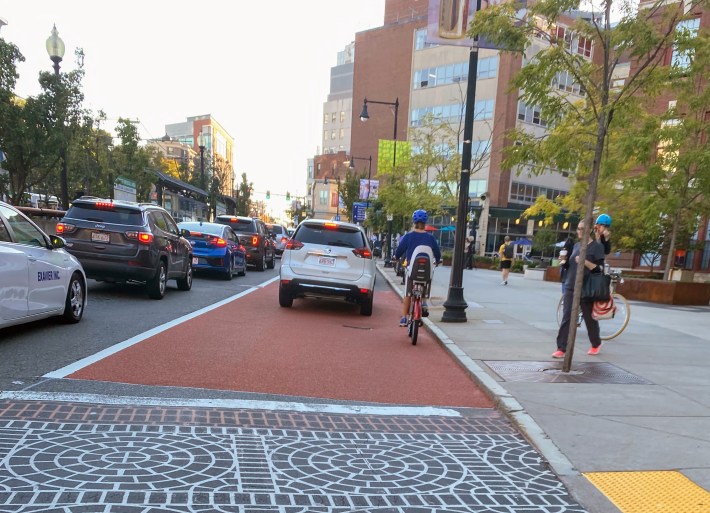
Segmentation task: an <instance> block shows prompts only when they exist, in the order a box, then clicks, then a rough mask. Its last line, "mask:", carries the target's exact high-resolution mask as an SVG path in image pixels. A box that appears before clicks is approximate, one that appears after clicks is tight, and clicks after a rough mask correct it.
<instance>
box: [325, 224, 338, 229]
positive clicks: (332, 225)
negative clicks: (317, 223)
mask: <svg viewBox="0 0 710 513" xmlns="http://www.w3.org/2000/svg"><path fill="white" fill-rule="evenodd" d="M323 226H325V227H326V228H337V227H338V225H337V224H335V223H323Z"/></svg>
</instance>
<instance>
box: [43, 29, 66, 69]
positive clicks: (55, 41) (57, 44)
mask: <svg viewBox="0 0 710 513" xmlns="http://www.w3.org/2000/svg"><path fill="white" fill-rule="evenodd" d="M64 49H65V48H64V41H62V38H61V37H59V32H58V31H57V26H56V25H54V26H53V27H52V33H51V35H50V36H49V37H48V38H47V53H48V54H49V58H50V59H51V61H52V62H53V63H54V72H55V73H56V74H57V75H59V63H60V62H62V59H63V58H64Z"/></svg>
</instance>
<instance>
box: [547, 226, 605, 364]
mask: <svg viewBox="0 0 710 513" xmlns="http://www.w3.org/2000/svg"><path fill="white" fill-rule="evenodd" d="M584 229H585V228H584V221H581V222H580V223H579V226H577V235H579V237H580V242H578V243H576V244H575V245H574V248H573V249H572V253H571V255H570V257H569V259H568V261H569V267H568V269H567V272H566V273H565V282H564V297H563V301H562V306H563V308H562V322H560V329H559V331H558V332H557V351H555V352H554V353H552V357H553V358H564V356H565V351H567V339H568V338H569V330H570V322H571V317H572V296H573V295H574V282H575V278H576V275H577V266H578V265H579V251H580V247H581V244H582V240H584V237H583V235H584ZM595 233H596V232H595V231H594V230H592V232H591V233H590V235H589V241H588V245H587V255H586V261H585V262H584V267H585V269H584V273H585V275H586V274H588V273H591V272H604V246H603V245H602V244H601V243H600V242H599V241H597V240H596V238H595ZM593 307H594V303H593V302H591V301H582V302H581V303H580V308H581V310H582V317H583V318H584V325H585V326H586V327H587V334H588V335H589V342H590V343H591V344H592V347H591V349H589V351H587V354H589V355H598V354H599V348H600V347H601V345H602V341H601V338H600V337H599V322H598V321H597V320H595V319H594V318H593V317H592V309H593Z"/></svg>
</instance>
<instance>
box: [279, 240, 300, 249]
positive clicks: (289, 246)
mask: <svg viewBox="0 0 710 513" xmlns="http://www.w3.org/2000/svg"><path fill="white" fill-rule="evenodd" d="M302 247H303V243H302V242H300V241H297V240H294V239H291V240H289V241H288V242H287V243H286V247H284V249H293V250H296V249H301V248H302Z"/></svg>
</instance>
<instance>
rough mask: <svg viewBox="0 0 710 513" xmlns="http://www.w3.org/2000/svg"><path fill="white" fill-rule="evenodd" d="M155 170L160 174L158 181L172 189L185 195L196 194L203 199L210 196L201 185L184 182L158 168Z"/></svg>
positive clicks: (195, 195)
mask: <svg viewBox="0 0 710 513" xmlns="http://www.w3.org/2000/svg"><path fill="white" fill-rule="evenodd" d="M153 172H154V173H155V174H156V175H157V176H158V183H159V184H160V185H162V186H163V187H165V188H166V189H168V190H170V191H173V192H177V193H182V194H183V195H185V196H194V197H197V198H201V199H206V198H207V196H208V194H207V192H206V191H204V190H202V189H200V188H199V187H195V186H194V185H190V184H189V183H186V182H183V181H182V180H178V179H177V178H173V177H172V176H170V175H166V174H165V173H163V172H162V171H157V170H156V171H153Z"/></svg>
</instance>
